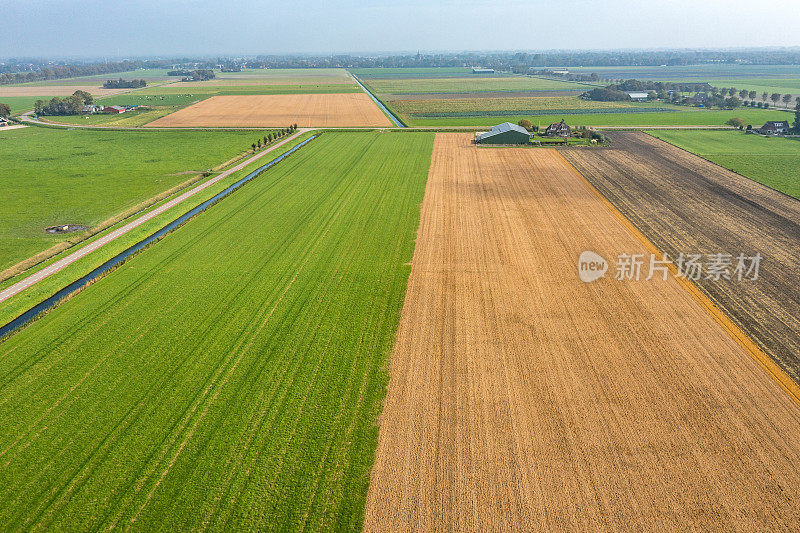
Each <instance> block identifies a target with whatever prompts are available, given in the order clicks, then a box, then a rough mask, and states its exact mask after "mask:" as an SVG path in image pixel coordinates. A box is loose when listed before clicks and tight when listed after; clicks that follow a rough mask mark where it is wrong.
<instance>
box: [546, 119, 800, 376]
mask: <svg viewBox="0 0 800 533" xmlns="http://www.w3.org/2000/svg"><path fill="white" fill-rule="evenodd" d="M610 137H611V139H612V146H613V147H614V148H613V149H611V150H580V151H578V150H565V151H563V152H562V153H563V154H564V157H566V158H567V159H568V160H569V161H570V162H571V163H572V164H573V165H574V166H575V168H576V169H578V170H579V171H580V172H581V173H582V174H583V176H585V177H586V179H587V180H589V181H590V182H591V183H592V185H594V186H595V187H596V188H597V189H598V190H599V191H600V192H601V193H602V194H603V196H605V197H606V198H608V200H609V201H610V202H611V203H613V204H614V205H615V206H616V207H617V209H619V210H620V211H621V212H622V213H623V214H624V215H625V216H626V217H627V218H628V219H629V220H630V221H631V222H632V223H633V224H634V225H635V226H636V227H637V228H639V230H641V231H642V233H644V234H645V235H646V236H647V238H649V239H650V240H651V241H652V242H653V243H654V244H655V245H656V246H658V247H659V248H660V249H661V250H662V251H664V252H665V253H667V254H668V255H669V256H670V257H672V258H675V257H678V254H680V253H685V254H689V253H695V254H715V253H720V252H723V253H728V254H733V255H734V256H735V255H736V254H739V253H744V254H746V255H748V256H752V255H755V254H756V253H758V254H761V256H762V258H763V259H762V261H761V268H760V272H759V279H758V280H757V281H756V282H749V283H731V282H730V281H727V280H724V279H721V280H715V279H714V278H713V277H712V278H708V279H707V278H706V277H703V279H700V280H699V281H698V285H699V286H700V287H701V288H702V289H703V291H705V293H706V294H708V295H709V296H710V297H711V299H712V300H714V302H715V303H716V304H717V305H719V306H720V307H721V308H722V309H724V310H725V312H726V313H727V314H728V315H729V316H730V317H731V318H732V319H733V320H734V321H735V322H736V323H737V324H738V325H739V326H740V327H741V328H742V329H743V330H745V331H747V333H748V334H749V335H750V337H751V338H752V339H753V340H755V341H756V342H757V343H758V344H759V345H760V346H761V347H762V348H763V349H764V350H765V351H766V352H767V353H769V355H770V356H771V357H772V358H773V359H775V361H777V362H778V363H779V364H780V365H781V366H782V367H783V368H784V370H785V371H786V372H787V373H788V374H789V375H790V376H792V377H793V378H794V380H795V381H797V382H798V383H800V287H798V285H799V284H798V279H800V263H799V261H800V202H798V201H797V199H795V198H792V197H790V196H787V195H785V194H783V193H780V192H778V191H775V190H773V189H770V188H768V187H765V186H763V185H761V184H759V183H756V182H755V181H753V180H749V179H747V178H745V177H743V176H740V175H738V174H736V173H734V172H731V171H730V170H726V169H724V168H722V167H719V166H717V165H715V164H713V163H710V162H709V161H706V160H705V159H702V158H700V157H697V156H696V155H694V154H690V153H689V152H686V151H684V150H681V149H680V148H676V147H675V146H672V145H670V144H667V143H665V142H664V141H660V140H658V139H655V138H653V137H650V136H649V135H646V134H644V133H640V132H615V133H611V134H610Z"/></svg>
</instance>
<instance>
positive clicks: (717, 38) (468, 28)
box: [0, 0, 800, 57]
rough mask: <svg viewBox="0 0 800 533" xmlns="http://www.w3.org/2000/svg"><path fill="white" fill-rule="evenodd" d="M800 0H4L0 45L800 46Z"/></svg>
mask: <svg viewBox="0 0 800 533" xmlns="http://www.w3.org/2000/svg"><path fill="white" fill-rule="evenodd" d="M798 3H800V2H798V1H797V0H760V1H759V2H752V1H742V0H669V1H660V2H659V1H655V2H653V1H648V0H639V1H623V0H528V1H520V0H500V1H497V0H495V1H491V0H483V1H477V0H462V1H455V0H429V1H423V0H407V1H405V2H392V1H388V0H380V1H374V0H360V1H357V0H342V1H330V2H326V1H319V0H316V1H314V0H295V1H292V0H271V1H261V0H252V1H249V2H240V1H230V0H124V1H115V0H0V20H2V21H3V24H2V26H0V57H9V56H70V55H71V56H103V55H107V56H118V57H119V56H134V55H166V56H173V55H180V54H186V55H190V54H257V53H263V54H271V53H286V52H309V53H321V54H329V53H339V52H371V51H416V50H418V49H420V50H423V51H434V50H521V49H526V50H536V49H577V48H580V49H607V48H687V47H709V48H710V47H750V46H800V9H798Z"/></svg>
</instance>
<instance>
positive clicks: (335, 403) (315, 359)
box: [0, 133, 433, 531]
mask: <svg viewBox="0 0 800 533" xmlns="http://www.w3.org/2000/svg"><path fill="white" fill-rule="evenodd" d="M432 140H433V136H432V135H429V134H404V135H399V134H387V133H383V134H381V133H360V134H353V133H341V134H335V133H327V134H325V135H323V137H321V138H320V139H317V140H315V141H313V142H312V143H311V144H310V145H309V146H307V147H305V148H304V149H302V150H301V151H299V152H297V153H296V154H294V155H292V156H290V157H289V158H288V159H287V160H286V161H284V162H282V163H280V164H279V165H278V166H276V167H275V168H273V169H271V170H269V171H267V172H266V173H265V174H263V175H262V176H260V177H259V178H257V179H256V180H254V181H253V182H251V183H250V184H248V185H246V186H245V187H244V188H242V189H241V190H239V191H237V192H235V193H234V194H233V195H232V196H230V197H229V198H226V199H225V200H223V201H222V202H221V203H220V204H218V205H216V206H214V207H212V208H211V209H210V210H209V211H207V212H206V213H203V214H201V215H199V216H198V217H197V218H196V219H194V220H192V221H190V222H188V223H187V224H186V225H184V226H183V227H181V228H179V229H178V230H176V231H175V232H174V233H172V234H170V235H168V236H166V237H165V238H164V239H163V240H162V241H160V242H159V243H157V244H156V245H154V246H153V247H152V248H150V249H148V250H146V251H144V252H142V253H140V254H139V255H137V256H135V257H133V258H132V259H130V260H129V261H128V262H126V263H125V264H124V265H122V266H121V267H120V268H119V269H117V270H116V271H114V272H112V273H110V274H109V275H108V276H106V277H105V278H103V279H101V280H100V281H98V282H97V283H95V284H93V285H92V286H90V287H88V288H87V289H86V290H84V291H83V292H81V293H79V294H78V295H76V296H74V297H73V298H71V299H70V300H68V301H67V302H64V303H63V304H62V305H60V306H59V307H57V308H56V309H54V310H52V311H51V312H50V313H49V314H48V315H47V316H45V317H44V318H42V319H40V320H38V321H36V322H34V323H32V324H30V325H29V326H28V327H27V328H26V329H24V330H22V331H21V332H18V333H17V334H15V335H13V336H11V337H9V338H7V339H6V340H5V341H3V342H2V343H0V418H1V419H2V420H3V429H4V430H3V432H0V453H2V454H3V461H2V463H0V472H2V479H3V485H2V488H0V525H2V527H3V528H4V529H10V528H15V529H36V528H39V527H40V528H47V529H55V530H59V529H82V530H97V529H107V528H109V527H113V526H116V527H120V528H122V527H126V528H127V527H134V528H136V529H143V530H150V529H169V530H196V529H201V528H210V529H213V530H276V531H286V530H299V529H308V530H314V531H318V530H343V531H344V530H346V531H353V530H358V529H359V527H360V523H361V521H362V519H363V509H364V501H365V497H366V491H367V486H368V483H369V472H370V468H371V464H372V460H373V456H374V450H375V445H376V442H377V428H378V426H377V417H378V414H379V411H380V404H381V400H382V397H383V395H384V391H385V387H386V384H387V381H388V372H387V359H388V355H389V353H390V351H391V347H392V344H393V338H394V334H395V330H396V327H397V323H398V320H399V313H400V309H401V306H402V302H403V297H404V292H405V286H406V282H407V279H408V274H409V272H410V267H409V266H408V264H407V263H408V262H409V261H410V260H411V256H412V253H413V247H414V236H415V232H416V228H417V225H418V223H419V209H420V203H421V201H422V196H423V193H424V188H425V180H426V177H427V169H428V165H429V162H430V151H431V146H432ZM187 287H191V290H187Z"/></svg>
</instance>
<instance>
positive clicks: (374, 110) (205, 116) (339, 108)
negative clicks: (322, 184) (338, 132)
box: [147, 93, 392, 127]
mask: <svg viewBox="0 0 800 533" xmlns="http://www.w3.org/2000/svg"><path fill="white" fill-rule="evenodd" d="M290 124H297V125H298V126H300V127H339V126H367V127H384V126H386V127H391V126H392V123H391V122H390V121H389V119H388V118H386V115H384V114H383V112H382V111H381V110H380V109H379V108H378V106H376V105H375V103H374V102H373V101H372V100H370V98H369V96H367V95H366V94H364V93H349V94H278V95H247V96H238V95H237V96H214V97H211V98H209V99H207V100H203V101H202V102H199V103H197V104H195V105H193V106H190V107H187V108H184V109H181V110H180V111H177V112H175V113H172V114H171V115H167V116H165V117H163V118H160V119H158V120H155V121H153V122H150V123H149V124H147V126H155V127H158V126H168V127H214V126H227V127H286V126H289V125H290Z"/></svg>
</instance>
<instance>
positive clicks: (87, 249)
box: [0, 128, 308, 302]
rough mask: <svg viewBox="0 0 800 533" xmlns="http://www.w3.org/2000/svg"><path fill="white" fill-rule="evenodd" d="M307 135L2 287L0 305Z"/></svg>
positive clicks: (198, 186) (246, 160)
mask: <svg viewBox="0 0 800 533" xmlns="http://www.w3.org/2000/svg"><path fill="white" fill-rule="evenodd" d="M307 131H308V130H307V129H302V128H301V129H298V130H297V133H295V134H294V135H291V136H289V137H287V138H286V139H284V140H283V141H281V142H279V143H277V144H274V145H273V146H270V147H269V148H267V149H264V150H263V151H261V152H259V153H257V154H255V155H253V156H252V157H248V158H247V159H245V160H244V161H242V162H241V163H239V164H237V165H235V166H233V167H231V168H229V169H228V170H226V171H225V172H222V173H220V174H218V175H217V176H214V177H213V178H210V179H208V180H206V181H204V182H202V183H201V184H200V185H197V186H196V187H192V188H191V189H190V190H188V191H186V192H185V193H183V194H181V195H179V196H176V197H175V198H173V199H172V200H169V201H168V202H165V203H163V204H162V205H160V206H158V207H157V208H155V209H152V210H150V211H148V212H147V213H145V214H143V215H142V216H140V217H137V218H135V219H133V220H132V221H130V222H128V223H127V224H125V225H124V226H122V227H120V228H117V229H115V230H114V231H112V232H110V233H108V234H107V235H104V236H102V237H100V238H99V239H97V240H95V241H93V242H91V243H89V244H87V245H86V246H83V247H82V248H80V249H78V250H77V251H75V252H72V253H71V254H69V255H66V256H65V257H63V258H61V259H59V260H58V261H56V262H54V263H53V264H51V265H48V266H47V267H45V268H43V269H42V270H39V271H38V272H36V273H35V274H31V275H30V276H28V277H25V278H24V279H21V280H20V281H18V282H16V283H14V284H13V285H10V286H8V287H6V288H5V289H3V290H2V291H0V302H4V301H5V300H8V299H9V298H11V297H12V296H15V295H16V294H19V293H20V292H22V291H24V290H25V289H27V288H28V287H30V286H32V285H34V284H36V283H38V282H40V281H41V280H43V279H45V278H48V277H50V276H52V275H53V274H55V273H56V272H59V271H60V270H63V269H64V268H66V267H67V266H69V265H71V264H72V263H74V262H75V261H77V260H78V259H80V258H82V257H85V256H87V255H88V254H90V253H92V252H94V251H95V250H97V249H99V248H101V247H102V246H105V245H106V244H108V243H109V242H111V241H113V240H115V239H118V238H119V237H121V236H123V235H125V234H126V233H128V232H130V231H132V230H133V229H135V228H137V227H139V226H141V225H142V224H144V223H145V222H147V221H148V220H150V219H152V218H155V217H156V216H158V215H160V214H161V213H164V212H165V211H167V210H169V209H171V208H172V207H174V206H176V205H178V204H180V203H181V202H183V201H184V200H187V199H189V198H191V197H192V196H195V195H196V194H198V193H200V192H201V191H203V190H205V189H207V188H208V187H210V186H212V185H214V184H215V183H217V182H219V181H221V180H223V179H225V178H227V177H228V176H230V175H231V174H233V173H234V172H238V171H239V170H241V169H243V168H244V167H246V166H247V165H249V164H251V163H253V162H255V161H257V160H259V159H261V158H262V157H264V156H265V155H267V154H269V153H270V152H272V151H273V150H275V149H277V148H279V147H281V146H283V145H284V144H286V143H288V142H291V141H293V140H294V139H296V138H297V137H299V136H300V135H303V134H304V133H306V132H307Z"/></svg>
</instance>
